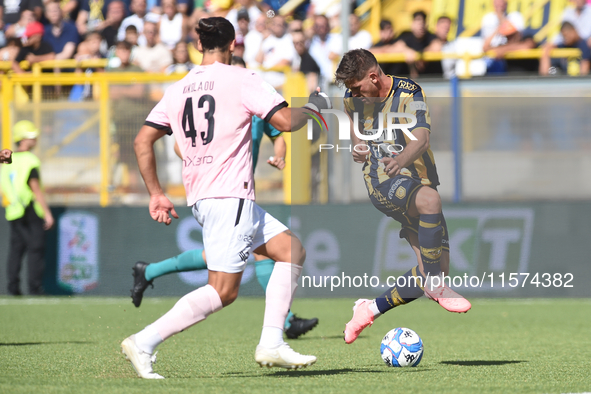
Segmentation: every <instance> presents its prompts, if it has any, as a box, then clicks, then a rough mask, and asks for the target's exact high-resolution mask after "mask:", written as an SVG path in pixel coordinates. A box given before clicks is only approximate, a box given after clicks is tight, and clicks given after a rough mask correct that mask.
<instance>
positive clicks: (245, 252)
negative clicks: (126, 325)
mask: <svg viewBox="0 0 591 394" xmlns="http://www.w3.org/2000/svg"><path fill="white" fill-rule="evenodd" d="M238 256H240V260H242V261H244V262H245V263H246V260H248V257H249V256H250V253H249V252H248V248H246V249H244V250H243V251H241V252H238Z"/></svg>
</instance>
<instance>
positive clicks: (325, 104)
mask: <svg viewBox="0 0 591 394" xmlns="http://www.w3.org/2000/svg"><path fill="white" fill-rule="evenodd" d="M304 107H306V108H309V109H312V110H314V111H316V112H320V110H321V109H330V108H332V103H331V102H330V99H329V98H328V96H327V95H326V93H323V92H321V91H320V88H319V87H318V88H316V90H315V91H314V92H312V94H311V95H310V97H308V103H307V104H306V105H304Z"/></svg>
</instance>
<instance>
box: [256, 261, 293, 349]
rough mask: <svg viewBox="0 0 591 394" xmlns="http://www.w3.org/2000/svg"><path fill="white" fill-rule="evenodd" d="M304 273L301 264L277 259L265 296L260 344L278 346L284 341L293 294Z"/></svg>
mask: <svg viewBox="0 0 591 394" xmlns="http://www.w3.org/2000/svg"><path fill="white" fill-rule="evenodd" d="M301 273H302V267H301V266H299V265H295V264H291V263H285V262H280V261H277V262H275V267H274V268H273V272H272V273H271V278H270V279H269V284H268V285H267V292H266V297H265V317H264V320H263V331H262V333H261V341H260V342H259V344H260V345H261V346H264V347H271V348H274V347H277V346H279V345H281V344H282V343H283V328H284V325H285V318H286V317H287V312H288V311H289V308H290V307H291V301H292V300H293V294H294V293H295V290H296V288H297V287H298V279H299V277H300V275H301Z"/></svg>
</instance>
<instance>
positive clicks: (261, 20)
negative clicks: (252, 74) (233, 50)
mask: <svg viewBox="0 0 591 394" xmlns="http://www.w3.org/2000/svg"><path fill="white" fill-rule="evenodd" d="M266 29H267V16H266V15H264V14H261V15H259V16H258V18H257V19H256V21H255V24H254V29H250V30H249V31H248V34H247V35H246V36H245V37H244V56H243V59H244V61H245V62H246V64H247V66H248V67H249V68H255V67H257V66H258V65H259V63H258V62H257V61H256V57H257V55H258V53H259V50H260V49H261V44H262V43H263V39H264V38H265V37H264V35H265V32H266Z"/></svg>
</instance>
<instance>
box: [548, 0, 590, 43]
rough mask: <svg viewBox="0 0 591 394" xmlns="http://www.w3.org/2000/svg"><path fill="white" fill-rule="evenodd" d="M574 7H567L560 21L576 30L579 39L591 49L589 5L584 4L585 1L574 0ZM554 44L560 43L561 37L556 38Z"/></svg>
mask: <svg viewBox="0 0 591 394" xmlns="http://www.w3.org/2000/svg"><path fill="white" fill-rule="evenodd" d="M574 3H575V6H574V7H573V8H571V7H568V8H566V9H565V10H564V12H563V13H562V21H563V22H570V24H571V25H573V26H574V27H575V29H576V30H577V34H578V35H579V37H580V38H581V39H583V40H585V41H586V42H587V46H588V47H591V5H589V4H586V1H585V0H574ZM555 43H556V44H557V45H558V44H561V43H562V35H559V36H558V37H557V38H556V41H555Z"/></svg>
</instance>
